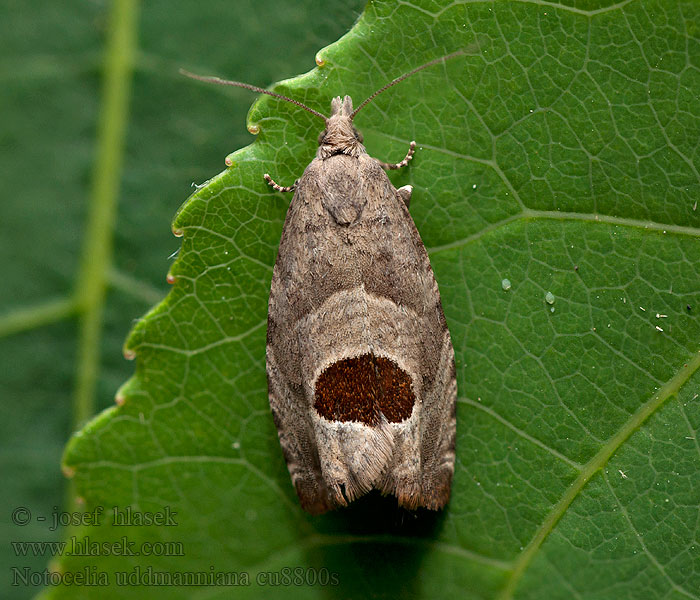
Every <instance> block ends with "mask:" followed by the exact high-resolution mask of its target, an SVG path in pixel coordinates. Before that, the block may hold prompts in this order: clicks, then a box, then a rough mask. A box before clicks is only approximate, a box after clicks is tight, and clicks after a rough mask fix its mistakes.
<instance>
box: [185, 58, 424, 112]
mask: <svg viewBox="0 0 700 600" xmlns="http://www.w3.org/2000/svg"><path fill="white" fill-rule="evenodd" d="M426 66H427V65H426ZM180 73H182V74H183V75H186V76H187V77H190V78H191V79H197V80H198V81H204V82H205V83H216V84H217V85H233V86H235V87H240V88H244V89H246V90H250V91H251V92H257V93H258V94H267V95H268V96H272V97H274V98H279V99H280V100H286V101H287V102H291V103H292V104H296V105H297V106H300V107H301V108H303V109H304V110H305V111H308V112H310V113H311V114H312V115H316V116H317V117H321V118H322V119H323V120H324V121H327V120H328V117H326V115H322V114H321V113H320V112H318V111H316V110H314V109H313V108H309V107H308V106H306V104H302V103H301V102H299V101H298V100H293V99H292V98H287V96H283V95H282V94H276V93H275V92H271V91H270V90H264V89H263V88H260V87H257V86H255V85H250V84H249V83H242V82H240V81H229V80H228V79H221V78H220V77H204V76H203V75H196V74H195V73H190V72H189V71H185V69H180ZM356 112H357V111H356Z"/></svg>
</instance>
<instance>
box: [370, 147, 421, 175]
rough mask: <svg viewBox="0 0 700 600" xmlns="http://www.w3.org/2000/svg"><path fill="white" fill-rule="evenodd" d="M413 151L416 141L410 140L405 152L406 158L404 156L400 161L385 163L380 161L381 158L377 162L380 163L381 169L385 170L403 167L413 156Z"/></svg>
mask: <svg viewBox="0 0 700 600" xmlns="http://www.w3.org/2000/svg"><path fill="white" fill-rule="evenodd" d="M415 151H416V142H411V143H410V144H409V146H408V152H407V153H406V158H404V159H403V160H402V161H401V162H398V163H385V162H382V161H381V160H380V161H378V162H379V164H380V165H381V167H382V169H386V170H387V171H388V170H395V169H400V168H401V167H405V166H406V165H407V164H408V163H409V162H410V160H411V159H412V158H413V153H414V152H415Z"/></svg>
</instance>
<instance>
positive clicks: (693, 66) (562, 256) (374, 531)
mask: <svg viewBox="0 0 700 600" xmlns="http://www.w3.org/2000/svg"><path fill="white" fill-rule="evenodd" d="M699 13H700V11H699V10H698V5H697V3H694V2H680V1H672V2H669V1H667V0H666V1H661V0H657V1H656V2H653V1H648V2H644V3H642V2H621V3H616V4H613V3H611V2H600V1H598V2H595V1H593V0H591V1H588V2H585V1H580V2H576V1H572V2H569V3H568V4H567V5H550V4H546V5H543V4H534V3H523V2H505V1H504V2H499V3H454V2H438V1H432V2H431V1H428V0H422V1H421V2H414V3H412V4H408V3H400V4H399V3H395V2H390V1H389V0H385V1H371V2H369V4H368V5H367V8H366V10H365V13H364V14H363V16H362V18H361V19H360V21H359V22H358V23H357V24H356V25H355V26H354V27H353V29H352V31H351V32H350V33H349V34H348V35H346V36H345V37H343V38H342V39H341V40H340V41H338V42H337V43H335V44H333V45H332V46H330V47H328V48H326V49H324V50H323V51H321V53H320V57H321V58H322V59H323V61H324V65H323V66H322V67H320V68H318V69H316V70H314V71H313V72H311V73H309V74H307V75H305V76H302V77H299V78H296V79H294V80H290V81H287V82H285V83H284V84H278V85H277V86H276V87H275V89H276V90H277V91H278V92H281V93H284V94H287V95H290V96H292V97H294V98H297V99H299V100H301V101H302V102H304V103H306V104H308V105H309V106H311V107H312V108H315V109H317V110H319V111H322V112H327V111H328V106H329V100H330V98H331V97H332V96H334V95H338V94H350V95H351V96H353V98H354V99H355V100H356V102H358V101H360V100H361V99H363V98H364V97H367V96H368V95H369V94H370V93H371V92H372V91H374V90H375V89H377V88H379V87H381V85H382V84H383V83H385V82H386V81H388V80H390V79H392V78H393V77H395V76H397V75H399V74H401V73H403V72H405V71H408V70H410V69H411V68H413V67H415V66H417V65H419V64H421V63H423V62H425V61H427V60H429V59H431V58H434V57H436V56H439V55H442V54H446V53H448V52H451V51H453V50H455V49H457V48H465V49H467V50H468V52H469V54H468V56H465V57H460V58H457V59H453V60H451V61H449V62H448V63H446V64H444V65H440V66H436V67H434V68H431V69H428V70H426V71H423V72H421V73H420V74H418V75H416V76H415V77H413V78H412V79H410V80H407V81H406V82H404V83H402V84H401V85H399V86H397V87H395V88H393V89H392V90H391V91H388V92H387V93H385V94H383V95H382V96H380V97H379V98H377V100H376V101H375V102H374V103H373V105H371V106H369V107H368V108H366V109H365V110H364V111H363V112H362V113H361V114H360V115H359V116H358V118H357V125H358V127H359V128H360V129H361V130H362V131H363V133H364V134H365V143H366V146H367V148H368V150H369V152H370V154H372V155H373V156H376V157H378V158H380V159H382V160H398V159H400V158H401V157H402V156H403V154H404V152H405V150H406V147H407V145H408V142H409V141H410V140H411V139H415V140H417V142H418V151H417V153H416V157H415V160H414V161H413V162H412V163H411V166H410V167H409V168H408V169H405V170H403V171H402V172H399V173H396V174H394V175H392V178H393V181H394V183H395V184H396V185H397V186H398V185H403V184H405V183H409V182H410V183H411V184H413V185H414V196H413V199H412V203H411V212H412V214H413V216H414V219H415V221H416V224H417V226H418V229H419V230H420V232H421V235H422V237H423V240H424V242H425V244H426V246H427V247H428V249H429V252H430V256H431V262H432V264H433V267H434V270H435V274H436V277H437V279H438V282H439V284H440V290H441V294H442V298H443V304H444V308H445V312H446V315H447V319H448V323H449V326H450V330H451V333H452V336H453V340H454V345H455V351H456V355H457V363H458V386H459V410H458V440H457V444H458V450H457V466H456V473H455V481H454V487H453V495H452V500H451V502H450V505H449V507H448V509H447V510H446V511H444V513H441V514H438V515H435V514H428V513H422V512H421V513H418V514H417V515H416V516H413V515H406V514H403V515H400V514H397V513H396V511H395V510H394V508H393V503H392V501H391V499H381V498H378V497H375V496H369V497H366V498H364V499H362V500H360V501H358V502H356V503H355V504H354V505H353V506H351V507H350V508H349V509H347V510H344V511H339V512H336V513H333V514H330V515H325V516H321V517H310V516H308V515H306V514H305V513H303V511H301V509H300V507H299V504H298V502H297V500H296V497H295V494H294V491H293V489H292V486H291V483H290V481H289V476H288V474H287V472H286V467H285V465H284V461H283V459H282V454H281V451H280V449H279V444H278V442H277V438H276V432H275V429H274V426H273V424H272V419H271V418H270V415H269V410H268V406H267V397H266V382H265V372H264V354H265V319H266V304H267V294H268V286H269V281H270V277H271V271H272V264H273V261H274V258H275V252H276V245H277V242H278V240H279V236H280V232H281V227H282V222H283V219H284V215H285V211H286V206H287V203H288V198H284V197H282V196H281V195H279V194H274V193H272V192H271V191H270V190H269V188H268V187H267V186H266V185H265V182H264V181H263V179H262V174H263V173H265V172H269V173H271V174H273V176H274V178H275V179H276V180H277V181H278V182H280V183H282V184H283V185H284V184H288V183H291V182H292V181H293V180H294V179H295V178H297V177H298V176H299V175H300V174H301V172H302V171H303V169H304V167H305V165H306V164H308V162H309V161H310V159H311V158H312V157H313V154H314V146H315V140H316V136H317V133H318V130H319V122H318V119H317V118H315V117H313V116H312V115H309V114H308V113H305V112H303V111H300V110H298V109H297V108H295V107H293V106H292V105H289V104H286V103H281V102H279V101H277V100H273V99H270V98H268V97H265V98H262V99H260V100H259V101H258V102H257V103H256V104H255V105H254V106H253V108H252V109H251V112H250V114H249V126H253V125H254V126H255V127H257V128H258V129H259V135H258V139H257V140H256V142H255V143H254V144H253V145H252V146H250V147H248V148H244V149H243V150H240V151H238V152H235V153H234V154H232V155H231V156H230V157H229V158H230V162H231V164H232V166H231V167H230V168H228V169H227V170H226V171H224V172H223V173H221V174H220V175H218V176H216V177H214V178H213V179H211V180H210V181H209V182H208V183H207V185H206V186H205V187H203V188H201V189H199V190H198V191H197V192H196V193H195V194H194V195H193V196H192V197H191V198H190V199H189V200H188V201H187V202H186V203H185V204H184V206H183V207H182V208H181V210H180V211H179V212H178V214H177V216H176V218H175V221H174V228H175V230H177V231H178V232H182V233H183V234H184V237H183V241H182V249H181V251H180V253H179V256H178V259H177V261H176V262H175V263H174V264H173V266H172V268H171V275H172V276H173V277H174V278H175V279H176V284H175V286H174V287H173V289H172V291H171V293H170V294H169V295H168V297H167V298H166V300H165V301H164V302H163V303H161V304H160V305H158V306H157V307H155V308H154V309H153V310H152V311H151V312H150V313H149V314H148V315H147V316H146V317H145V318H144V319H143V320H142V321H140V322H139V323H138V325H137V326H136V327H135V329H134V331H133V333H132V335H131V337H130V338H129V341H128V342H127V347H128V349H129V351H130V352H133V353H134V354H135V355H136V357H137V369H136V374H135V376H134V377H133V378H132V379H130V380H129V381H128V382H127V384H125V385H124V387H123V388H122V389H121V391H120V396H119V397H120V400H121V401H123V404H122V405H121V406H119V407H117V408H114V409H112V410H108V411H106V412H104V413H103V414H102V415H100V416H99V417H97V418H96V419H95V420H94V421H92V422H91V423H90V424H88V425H87V426H86V427H85V428H84V429H83V430H82V431H81V432H80V433H78V434H77V435H76V436H75V438H74V439H73V440H72V442H71V443H70V444H69V446H68V449H67V451H66V455H65V463H66V465H67V466H68V467H69V468H70V469H71V470H72V471H74V473H75V481H76V487H77V489H78V491H79V493H80V494H81V495H82V496H83V497H84V498H85V500H86V509H87V510H90V509H92V508H94V507H96V506H105V507H113V506H119V507H121V508H122V509H124V508H125V507H126V506H132V507H133V508H134V510H138V511H157V510H162V509H163V507H165V506H168V507H170V509H171V510H173V511H175V512H177V522H178V525H177V526H174V527H170V528H168V527H138V526H132V527H127V528H119V527H114V528H109V527H105V526H103V527H101V528H98V529H90V530H88V531H85V532H84V533H85V534H86V535H88V536H89V537H90V539H92V540H94V541H103V540H119V539H120V538H121V537H122V536H127V537H128V539H129V540H130V541H133V542H134V543H135V544H140V543H141V542H143V541H151V542H152V541H159V542H164V543H172V542H175V543H178V542H179V543H181V544H182V550H183V552H182V554H183V556H180V557H174V556H157V557H153V556H148V557H129V558H123V557H116V556H111V557H100V559H99V561H96V560H95V558H94V557H88V558H85V557H83V558H78V557H72V558H67V559H64V560H63V561H62V565H61V566H62V569H64V570H65V571H71V572H73V571H77V570H79V569H81V568H83V567H85V566H86V565H92V564H97V565H98V569H99V570H100V571H102V572H105V573H106V574H108V575H109V577H110V578H111V581H112V584H113V586H112V587H111V588H109V590H108V591H107V592H106V591H105V590H102V589H99V590H97V589H96V591H95V592H91V590H90V589H88V588H84V595H85V597H92V594H93V593H94V594H95V595H97V594H98V593H99V594H100V596H101V597H104V596H108V597H115V598H117V597H118V598H123V597H134V598H136V597H141V596H144V597H149V598H153V597H160V596H167V597H182V598H189V597H191V596H192V593H193V590H192V589H190V588H172V587H159V586H155V587H149V588H139V587H133V586H126V587H117V586H116V585H115V584H114V582H115V580H116V576H117V573H116V572H131V573H136V571H134V569H137V568H140V569H141V571H140V573H141V575H142V576H144V577H145V576H146V574H150V575H151V576H152V574H153V573H154V572H160V571H162V572H167V573H170V574H178V573H187V572H193V571H201V572H203V573H205V574H209V573H210V572H217V573H218V572H226V573H231V572H233V573H236V574H238V576H239V580H238V583H241V584H245V583H246V580H245V579H246V577H249V578H250V581H249V582H248V583H249V585H241V586H239V587H235V588H230V587H226V586H215V587H210V588H207V590H206V592H203V593H206V594H207V596H208V597H228V596H235V597H263V596H264V597H266V598H269V597H277V596H280V597H282V596H284V597H290V596H291V597H303V598H308V597H323V596H327V595H330V596H333V597H347V598H362V597H386V598H394V597H434V596H435V593H436V590H439V591H440V592H439V593H440V595H441V596H442V597H448V598H451V597H459V598H464V597H467V598H511V597H513V598H529V597H533V598H535V597H537V598H541V597H547V598H570V597H572V596H575V597H591V598H593V597H596V598H639V597H645V598H656V597H658V598H660V597H666V596H672V597H681V596H691V597H692V596H693V595H694V594H695V593H696V591H697V589H699V587H700V561H699V560H698V557H699V556H700V552H698V541H697V522H698V518H700V514H699V513H700V477H699V475H700V445H699V444H700V443H699V442H698V439H697V434H698V428H699V427H700V408H699V406H700V404H699V400H698V398H697V392H696V391H695V390H697V389H698V385H697V384H698V374H697V370H698V366H700V355H698V339H700V335H699V334H700V324H699V323H698V319H697V317H696V315H697V314H698V311H700V288H699V286H698V270H700V266H699V265H700V247H699V246H698V243H697V236H698V233H699V231H700V230H699V229H698V224H699V221H700V214H699V213H698V212H697V211H696V208H697V207H696V200H697V199H698V197H700V177H699V176H698V168H699V164H698V163H699V162H700V160H699V159H700V155H699V154H698V143H697V142H698V139H699V138H700V109H699V108H698V107H700V103H698V93H699V90H700V74H699V71H698V68H699V66H700V65H699V64H698V63H699V62H700V61H699V57H700V52H699V50H700V45H699V43H698V32H697V23H698V22H699V19H698V17H700V14H699ZM181 85H195V84H194V83H193V84H189V83H188V84H181ZM229 92H230V93H231V94H238V93H242V92H233V91H230V90H227V91H226V93H227V94H228V93H229ZM209 93H211V94H216V93H219V92H218V91H217V90H214V89H212V90H210V91H209ZM505 278H507V279H509V280H510V282H511V288H510V289H509V290H504V286H503V285H502V281H503V279H505ZM506 287H507V286H506ZM149 568H150V569H152V571H148V569H149ZM290 568H291V569H292V571H291V575H292V576H294V575H297V574H298V575H300V576H301V580H300V581H296V580H294V579H293V578H292V580H291V581H286V580H285V579H284V577H285V574H287V572H286V571H285V569H290ZM295 568H299V569H300V571H298V572H295V571H294V570H293V569H295ZM327 573H330V576H332V577H334V578H337V585H328V586H323V585H319V584H318V581H317V582H316V585H312V584H313V583H314V582H313V581H312V578H313V577H317V578H322V577H324V576H325V575H326V574H327ZM307 578H308V579H307ZM142 582H143V580H142ZM151 582H153V580H152V579H151ZM285 582H286V583H287V585H285ZM275 583H276V584H278V585H274V584H275ZM330 583H331V584H332V583H335V579H334V580H333V581H332V582H330ZM52 592H53V593H52V594H50V595H51V596H53V597H62V596H67V597H75V596H74V594H75V591H74V589H59V588H57V589H54V590H52Z"/></svg>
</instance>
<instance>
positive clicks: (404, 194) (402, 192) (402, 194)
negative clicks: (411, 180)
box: [396, 185, 413, 208]
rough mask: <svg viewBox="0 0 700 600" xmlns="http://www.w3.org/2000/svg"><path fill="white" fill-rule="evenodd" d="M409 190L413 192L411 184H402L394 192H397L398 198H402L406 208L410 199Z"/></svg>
mask: <svg viewBox="0 0 700 600" xmlns="http://www.w3.org/2000/svg"><path fill="white" fill-rule="evenodd" d="M411 192H413V186H412V185H404V186H402V187H400V188H399V189H398V190H396V193H397V194H398V196H399V198H401V200H403V203H404V204H405V205H406V208H408V204H409V202H410V201H411Z"/></svg>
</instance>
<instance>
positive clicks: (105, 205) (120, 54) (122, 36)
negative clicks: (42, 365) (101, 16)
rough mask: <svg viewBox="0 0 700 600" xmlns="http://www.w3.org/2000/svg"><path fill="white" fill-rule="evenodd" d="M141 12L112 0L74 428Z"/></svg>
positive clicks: (95, 319)
mask: <svg viewBox="0 0 700 600" xmlns="http://www.w3.org/2000/svg"><path fill="white" fill-rule="evenodd" d="M137 15H138V0H113V2H112V7H111V14H110V18H109V31H108V39H107V48H106V56H105V65H104V81H103V88H102V107H101V111H100V116H99V122H98V129H97V159H96V162H95V166H94V170H93V177H92V191H91V195H90V207H89V214H88V222H87V233H86V236H85V239H84V241H83V249H82V261H81V266H80V271H79V274H78V280H77V284H76V290H75V299H76V302H77V304H78V307H79V310H80V323H79V328H80V332H79V340H78V363H77V373H76V385H75V396H74V401H73V427H74V428H76V429H77V428H78V427H79V426H80V425H81V424H82V423H84V421H85V420H87V419H88V418H89V417H90V416H92V414H93V413H94V405H95V399H94V396H95V386H96V381H97V371H98V367H99V359H100V336H101V333H102V317H103V309H104V301H105V291H106V287H107V283H108V281H107V277H108V272H109V269H110V266H111V262H112V238H113V230H114V223H115V221H116V204H117V196H118V193H119V180H120V176H121V169H122V160H123V154H124V142H125V137H126V136H125V134H126V128H127V118H128V106H129V94H130V87H131V74H132V65H133V57H134V54H135V50H136V44H137V36H136V29H137V25H138V23H137Z"/></svg>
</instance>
